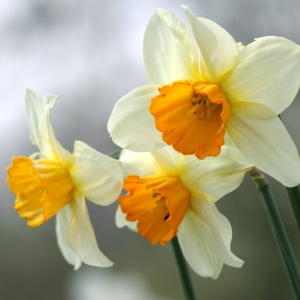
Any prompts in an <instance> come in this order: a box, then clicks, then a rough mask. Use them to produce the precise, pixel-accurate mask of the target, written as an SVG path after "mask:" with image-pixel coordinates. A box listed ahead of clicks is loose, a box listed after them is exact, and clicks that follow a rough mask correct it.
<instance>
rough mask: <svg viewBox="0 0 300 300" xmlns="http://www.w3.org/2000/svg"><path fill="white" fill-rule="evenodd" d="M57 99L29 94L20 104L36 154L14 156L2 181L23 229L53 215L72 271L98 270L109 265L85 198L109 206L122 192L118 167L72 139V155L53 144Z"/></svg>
mask: <svg viewBox="0 0 300 300" xmlns="http://www.w3.org/2000/svg"><path fill="white" fill-rule="evenodd" d="M56 99H57V97H56V96H52V95H47V96H45V97H44V98H43V101H42V102H41V101H40V100H39V99H38V98H37V96H36V95H35V94H34V93H33V92H32V91H30V90H27V91H26V95H25V104H26V113H27V120H28V125H29V130H30V137H31V141H32V143H33V144H35V145H36V146H37V147H38V148H39V150H40V153H35V154H33V155H32V156H31V157H13V159H12V165H11V166H10V167H9V168H8V169H7V173H8V179H7V183H8V184H9V187H10V189H11V191H12V192H13V193H14V194H15V195H16V196H17V199H16V202H15V209H16V210H17V211H18V213H19V215H20V216H21V217H22V218H27V219H28V225H29V226H32V227H35V226H39V225H41V224H43V223H44V222H46V221H47V220H48V219H50V218H51V217H53V216H54V215H55V214H56V215H57V219H56V234H57V240H58V245H59V247H60V249H61V251H62V253H63V255H64V257H65V259H66V260H67V261H68V262H69V263H70V264H72V265H74V266H75V269H77V268H79V267H80V265H81V262H84V263H86V264H89V265H93V266H98V267H108V266H111V265H112V264H113V263H112V262H111V261H110V260H109V259H108V258H107V257H106V256H105V255H104V254H103V253H102V252H101V251H100V250H99V248H98V245H97V241H96V237H95V233H94V230H93V228H92V225H91V222H90V218H89V214H88V210H87V207H86V203H85V197H86V198H88V199H89V200H90V201H92V202H94V203H95V204H99V205H108V204H110V203H112V202H113V201H115V200H116V199H117V197H118V195H119V194H120V192H121V189H122V184H123V178H124V176H123V170H122V167H121V163H120V162H119V161H117V160H114V159H112V158H110V157H108V156H106V155H104V154H101V153H99V152H97V151H96V150H94V149H92V148H91V147H89V146H88V145H86V144H85V143H83V142H79V141H76V142H75V144H74V152H73V154H71V153H70V152H68V151H67V150H65V149H64V148H63V147H62V146H61V144H60V143H59V142H58V141H57V140H56V138H55V135H54V132H53V129H52V126H51V124H50V118H49V113H50V110H51V108H52V107H53V106H54V104H55V101H56Z"/></svg>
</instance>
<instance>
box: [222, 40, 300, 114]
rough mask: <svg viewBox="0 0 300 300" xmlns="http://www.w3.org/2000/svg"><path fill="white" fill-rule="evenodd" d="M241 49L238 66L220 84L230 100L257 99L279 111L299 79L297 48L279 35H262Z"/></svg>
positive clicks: (296, 89)
mask: <svg viewBox="0 0 300 300" xmlns="http://www.w3.org/2000/svg"><path fill="white" fill-rule="evenodd" d="M240 50H241V59H240V62H239V65H238V66H237V68H236V69H235V70H234V71H233V72H232V73H231V74H230V75H229V77H228V78H227V79H226V80H225V82H224V83H222V85H221V88H222V90H223V92H224V93H225V94H226V96H227V98H228V101H229V102H256V103H261V104H264V105H266V106H267V107H269V108H271V109H272V110H273V111H274V112H275V113H276V114H280V113H281V112H282V111H283V110H285V109H286V108H287V107H288V106H289V105H290V104H291V102H292V101H293V100H294V98H295V96H296V94H297V92H298V89H299V82H300V47H299V46H298V45H297V44H295V43H293V42H292V41H290V40H287V39H285V38H281V37H275V36H274V37H262V38H259V39H256V40H255V41H254V42H253V43H251V44H249V45H248V46H246V47H243V48H241V49H240Z"/></svg>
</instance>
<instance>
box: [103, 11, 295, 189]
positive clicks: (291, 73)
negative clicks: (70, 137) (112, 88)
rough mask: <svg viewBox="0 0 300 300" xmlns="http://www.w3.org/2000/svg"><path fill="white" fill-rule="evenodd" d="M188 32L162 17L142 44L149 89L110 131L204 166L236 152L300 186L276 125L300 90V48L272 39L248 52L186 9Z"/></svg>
mask: <svg viewBox="0 0 300 300" xmlns="http://www.w3.org/2000/svg"><path fill="white" fill-rule="evenodd" d="M183 8H184V11H185V13H186V16H187V19H188V21H189V25H186V24H184V23H183V22H182V21H181V20H180V19H179V18H177V17H176V16H175V15H174V14H172V13H171V12H169V11H166V10H163V9H157V10H156V12H155V14H154V16H153V17H152V18H151V19H150V21H149V24H148V26H147V29H146V32H145V37H144V63H145V68H146V74H147V77H148V81H149V85H146V86H142V87H139V88H137V89H134V90H133V91H131V92H130V93H129V94H127V95H125V96H124V97H123V98H122V99H120V100H119V101H118V102H117V104H116V105H115V107H114V110H113V112H112V115H111V117H110V120H109V123H108V130H109V132H110V134H111V136H112V139H113V141H114V142H115V143H116V144H118V145H119V146H121V147H122V148H125V149H129V150H131V151H139V152H142V151H151V150H153V149H158V148H161V147H163V146H165V145H167V144H168V145H171V146H172V147H173V148H174V149H175V150H177V151H178V152H181V153H183V154H185V155H187V154H193V155H195V156H197V157H198V158H199V159H205V158H206V157H208V156H213V157H215V156H218V155H219V154H220V152H221V148H222V146H223V145H224V144H228V145H235V146H236V147H237V148H238V149H239V150H240V152H241V153H242V154H243V155H244V156H245V157H246V158H247V160H248V161H250V162H251V163H252V164H254V165H255V166H256V167H258V168H259V169H261V170H262V171H264V172H266V173H268V174H269V175H271V176H273V177H274V178H275V179H277V180H279V181H280V182H282V183H283V184H284V185H286V186H295V185H297V184H299V183H300V160H299V156H298V152H297V149H296V147H295V145H294V143H293V141H292V139H291V137H290V136H289V134H288V132H287V130H286V129H285V127H284V125H283V124H282V122H281V120H280V119H279V118H278V116H277V115H278V114H280V113H281V112H283V111H284V110H285V109H286V108H287V107H288V106H289V105H290V104H291V102H292V101H293V99H294V97H295V95H296V93H297V91H298V88H299V83H300V47H299V46H298V45H297V44H295V43H293V42H292V41H290V40H287V39H285V38H281V37H275V36H269V37H262V38H258V39H256V40H255V41H254V42H253V43H251V44H249V45H247V46H243V45H241V44H239V43H236V42H235V40H234V39H233V37H232V36H231V35H230V34H229V33H228V32H227V31H226V30H225V29H223V28H222V27H220V26H219V25H217V24H216V23H214V22H212V21H210V20H208V19H204V18H197V17H195V16H194V15H193V13H192V12H191V11H190V10H189V8H188V7H186V6H183Z"/></svg>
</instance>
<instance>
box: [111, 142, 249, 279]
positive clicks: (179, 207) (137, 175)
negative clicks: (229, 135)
mask: <svg viewBox="0 0 300 300" xmlns="http://www.w3.org/2000/svg"><path fill="white" fill-rule="evenodd" d="M120 160H121V161H122V163H123V167H124V171H125V175H127V177H126V180H125V183H124V189H125V190H126V191H128V194H127V195H125V196H120V197H119V199H118V200H119V203H120V208H119V209H118V211H117V226H118V227H123V226H128V227H130V228H131V229H135V230H137V231H138V232H139V234H141V235H142V236H143V237H145V238H147V239H148V240H149V241H150V243H151V244H156V243H158V242H160V244H161V245H166V243H167V242H168V241H170V240H171V239H172V238H173V237H174V236H175V235H176V234H177V235H178V239H179V243H180V246H181V248H182V251H183V254H184V256H185V258H186V259H187V261H188V263H189V264H190V266H191V267H192V268H193V269H194V271H195V272H196V273H197V274H199V275H201V276H209V277H212V278H217V277H218V276H219V274H220V272H221V269H222V266H223V263H226V264H228V265H230V266H233V267H241V266H242V264H243V262H242V261H241V260H240V259H238V258H237V257H236V256H235V255H234V254H233V253H232V252H231V250H230V243H231V237H232V231H231V226H230V223H229V222H228V220H227V219H226V218H225V217H224V216H223V215H222V214H220V213H219V211H218V210H217V208H216V205H215V201H217V200H218V199H220V198H221V197H222V196H224V195H225V194H227V193H229V192H231V191H232V190H234V189H236V188H237V187H238V186H239V185H240V183H241V181H242V179H243V176H244V173H245V172H246V171H248V170H250V169H251V168H252V167H253V166H252V165H251V164H249V163H248V162H246V161H245V158H244V157H243V156H242V155H241V154H240V153H239V151H238V150H237V149H236V148H230V147H227V146H224V147H223V148H222V152H221V154H220V155H219V156H218V157H217V158H211V157H210V158H207V159H205V160H198V159H197V158H196V157H195V156H191V155H189V156H184V155H182V154H181V153H178V152H176V151H174V149H173V148H172V147H169V146H167V147H164V148H161V149H158V150H153V151H151V152H145V153H136V152H131V151H129V150H124V151H123V153H122V155H121V157H120ZM122 212H123V213H122ZM125 216H126V218H125Z"/></svg>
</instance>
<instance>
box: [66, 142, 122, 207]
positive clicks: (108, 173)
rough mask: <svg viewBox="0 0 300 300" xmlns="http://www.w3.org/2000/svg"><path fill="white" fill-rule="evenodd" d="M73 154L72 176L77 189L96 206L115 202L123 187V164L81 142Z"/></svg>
mask: <svg viewBox="0 0 300 300" xmlns="http://www.w3.org/2000/svg"><path fill="white" fill-rule="evenodd" d="M73 154H74V162H73V165H72V167H71V168H70V174H71V177H72V181H73V182H74V184H75V186H76V189H77V190H79V191H80V192H82V193H83V194H84V196H85V198H87V199H89V200H90V201H92V202H94V203H96V204H99V205H108V204H110V203H112V202H114V201H115V200H116V199H117V197H118V196H119V195H120V193H121V191H122V186H123V180H124V176H123V170H122V166H121V163H120V162H119V161H118V160H116V159H113V158H111V157H109V156H107V155H104V154H102V153H100V152H98V151H96V150H95V149H93V148H91V147H90V146H88V145H86V144H85V143H83V142H79V141H76V142H75V145H74V153H73Z"/></svg>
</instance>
